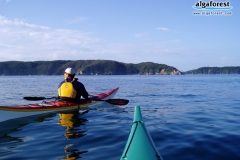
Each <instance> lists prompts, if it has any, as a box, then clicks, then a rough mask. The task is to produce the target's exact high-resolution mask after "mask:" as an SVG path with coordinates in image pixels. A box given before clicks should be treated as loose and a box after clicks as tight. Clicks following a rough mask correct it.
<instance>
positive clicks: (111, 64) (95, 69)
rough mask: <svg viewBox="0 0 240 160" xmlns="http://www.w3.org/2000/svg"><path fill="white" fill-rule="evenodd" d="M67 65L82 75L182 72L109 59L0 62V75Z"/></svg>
mask: <svg viewBox="0 0 240 160" xmlns="http://www.w3.org/2000/svg"><path fill="white" fill-rule="evenodd" d="M67 67H72V68H74V69H75V70H76V72H77V73H76V74H83V75H131V74H182V73H181V72H180V71H179V70H177V69H176V68H174V67H171V66H167V65H164V64H157V63H152V62H143V63H139V64H132V63H122V62H117V61H110V60H76V61H70V60H65V61H63V60H57V61H34V62H21V61H7V62H0V75H62V74H63V72H64V70H65V69H66V68H67Z"/></svg>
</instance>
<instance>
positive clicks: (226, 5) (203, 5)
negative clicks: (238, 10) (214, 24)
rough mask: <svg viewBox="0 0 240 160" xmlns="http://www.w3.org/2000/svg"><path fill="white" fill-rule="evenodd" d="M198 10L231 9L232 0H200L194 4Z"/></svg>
mask: <svg viewBox="0 0 240 160" xmlns="http://www.w3.org/2000/svg"><path fill="white" fill-rule="evenodd" d="M193 8H194V9H196V10H231V9H232V8H233V7H232V6H230V1H227V2H214V1H210V2H203V1H198V2H196V3H195V6H193Z"/></svg>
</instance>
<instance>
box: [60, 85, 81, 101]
mask: <svg viewBox="0 0 240 160" xmlns="http://www.w3.org/2000/svg"><path fill="white" fill-rule="evenodd" d="M58 96H59V97H60V98H67V99H74V98H76V96H77V91H76V90H75V89H74V87H73V84H72V82H67V81H65V82H64V83H63V84H62V85H61V86H60V87H59V88H58Z"/></svg>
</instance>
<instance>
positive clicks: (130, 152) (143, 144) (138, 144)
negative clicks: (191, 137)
mask: <svg viewBox="0 0 240 160" xmlns="http://www.w3.org/2000/svg"><path fill="white" fill-rule="evenodd" d="M120 160H162V157H161V156H160V154H159V153H158V151H157V149H156V147H155V145H154V143H153V141H152V138H151V136H150V135H149V133H148V131H147V129H146V127H145V124H144V121H143V118H142V114H141V110H140V107H139V106H136V107H135V113H134V120H133V124H132V128H131V131H130V133H129V137H128V141H127V143H126V146H125V148H124V150H123V153H122V156H121V159H120Z"/></svg>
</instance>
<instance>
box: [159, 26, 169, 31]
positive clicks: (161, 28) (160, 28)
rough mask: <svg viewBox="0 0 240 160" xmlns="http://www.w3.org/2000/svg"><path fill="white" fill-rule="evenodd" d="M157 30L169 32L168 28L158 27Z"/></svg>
mask: <svg viewBox="0 0 240 160" xmlns="http://www.w3.org/2000/svg"><path fill="white" fill-rule="evenodd" d="M157 30H161V31H169V29H168V28H164V27H158V28H157Z"/></svg>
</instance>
